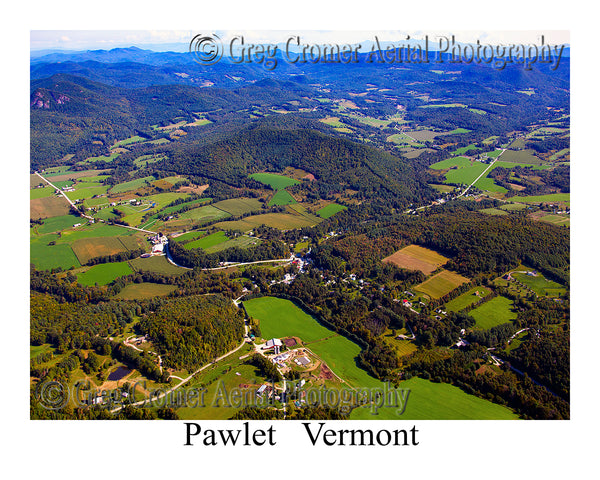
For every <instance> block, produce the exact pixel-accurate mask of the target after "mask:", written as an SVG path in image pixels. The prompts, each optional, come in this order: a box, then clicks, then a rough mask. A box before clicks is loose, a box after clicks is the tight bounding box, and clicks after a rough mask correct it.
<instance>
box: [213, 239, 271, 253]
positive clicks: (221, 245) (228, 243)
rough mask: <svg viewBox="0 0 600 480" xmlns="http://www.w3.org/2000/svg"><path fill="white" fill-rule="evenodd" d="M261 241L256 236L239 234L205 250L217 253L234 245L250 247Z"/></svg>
mask: <svg viewBox="0 0 600 480" xmlns="http://www.w3.org/2000/svg"><path fill="white" fill-rule="evenodd" d="M260 242H261V240H260V239H258V238H255V237H249V236H247V235H238V236H237V237H235V238H231V239H228V240H227V241H226V242H223V243H218V244H217V245H213V246H212V247H208V248H206V249H205V250H206V253H215V252H220V251H221V250H226V249H228V248H232V247H238V248H248V247H251V246H253V245H258V244H259V243H260Z"/></svg>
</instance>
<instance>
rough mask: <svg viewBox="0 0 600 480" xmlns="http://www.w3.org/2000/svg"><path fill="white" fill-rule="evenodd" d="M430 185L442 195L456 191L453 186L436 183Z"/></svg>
mask: <svg viewBox="0 0 600 480" xmlns="http://www.w3.org/2000/svg"><path fill="white" fill-rule="evenodd" d="M428 185H429V186H430V187H431V188H435V189H436V190H437V191H438V192H441V193H450V192H451V191H452V190H454V187H453V186H452V185H440V184H436V183H429V184H428Z"/></svg>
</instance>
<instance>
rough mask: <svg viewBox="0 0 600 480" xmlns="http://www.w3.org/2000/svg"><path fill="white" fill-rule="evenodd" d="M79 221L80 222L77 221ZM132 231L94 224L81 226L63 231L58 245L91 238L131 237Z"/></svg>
mask: <svg viewBox="0 0 600 480" xmlns="http://www.w3.org/2000/svg"><path fill="white" fill-rule="evenodd" d="M79 221H81V220H79ZM133 233H134V231H133V230H130V229H129V228H123V227H117V226H115V225H106V224H104V223H95V224H93V225H82V226H81V227H77V228H71V229H69V230H65V231H63V232H62V234H61V238H60V242H59V243H69V244H71V243H73V242H74V241H75V240H78V239H80V238H92V237H123V236H129V235H133Z"/></svg>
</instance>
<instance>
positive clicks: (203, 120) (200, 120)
mask: <svg viewBox="0 0 600 480" xmlns="http://www.w3.org/2000/svg"><path fill="white" fill-rule="evenodd" d="M209 123H212V122H211V121H210V120H209V119H207V118H198V119H196V120H195V121H193V122H191V123H188V124H186V127H200V126H202V125H208V124H209Z"/></svg>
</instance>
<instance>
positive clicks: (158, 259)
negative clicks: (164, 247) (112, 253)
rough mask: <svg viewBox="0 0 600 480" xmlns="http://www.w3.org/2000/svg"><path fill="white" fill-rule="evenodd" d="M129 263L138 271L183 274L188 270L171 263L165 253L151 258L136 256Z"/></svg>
mask: <svg viewBox="0 0 600 480" xmlns="http://www.w3.org/2000/svg"><path fill="white" fill-rule="evenodd" d="M129 265H131V268H133V269H134V270H135V271H136V272H155V273H162V274H164V275H181V274H182V273H185V272H187V271H188V270H186V269H185V268H180V267H176V266H175V265H172V264H170V263H169V261H168V260H167V258H166V257H165V256H163V255H157V256H154V257H149V258H140V257H138V258H134V259H133V260H129Z"/></svg>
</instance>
